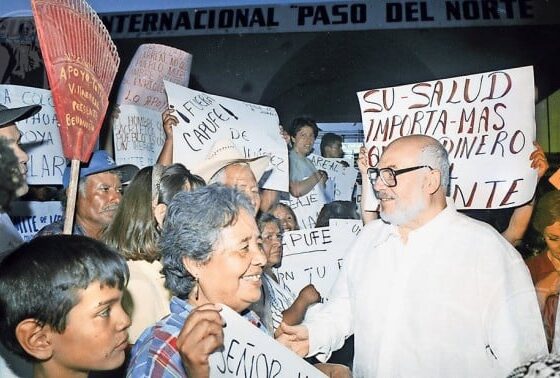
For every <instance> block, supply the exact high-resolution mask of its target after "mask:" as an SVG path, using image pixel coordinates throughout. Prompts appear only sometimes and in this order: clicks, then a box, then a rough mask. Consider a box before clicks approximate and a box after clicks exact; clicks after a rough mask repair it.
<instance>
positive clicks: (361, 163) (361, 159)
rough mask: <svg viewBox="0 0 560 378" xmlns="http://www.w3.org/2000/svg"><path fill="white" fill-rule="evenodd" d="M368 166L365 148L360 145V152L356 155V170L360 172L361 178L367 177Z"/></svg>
mask: <svg viewBox="0 0 560 378" xmlns="http://www.w3.org/2000/svg"><path fill="white" fill-rule="evenodd" d="M368 168H369V164H368V158H367V150H366V147H365V146H361V147H360V154H359V155H358V170H359V171H360V173H361V174H362V180H364V179H365V178H366V177H367V170H368Z"/></svg>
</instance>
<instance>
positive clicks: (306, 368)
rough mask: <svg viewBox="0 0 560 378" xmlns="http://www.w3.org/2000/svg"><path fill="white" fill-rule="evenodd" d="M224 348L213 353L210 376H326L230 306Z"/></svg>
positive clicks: (224, 311)
mask: <svg viewBox="0 0 560 378" xmlns="http://www.w3.org/2000/svg"><path fill="white" fill-rule="evenodd" d="M221 306H222V307H223V309H222V311H221V313H220V314H221V316H222V317H223V318H224V320H225V321H226V324H227V326H226V327H224V348H223V349H222V350H220V351H217V352H215V353H213V354H211V355H210V357H209V362H210V377H244V378H247V377H278V378H282V377H289V378H311V377H326V375H324V374H323V373H321V372H320V371H319V370H317V369H316V368H314V367H313V366H311V365H310V364H308V363H307V362H305V360H304V359H302V358H301V357H299V356H298V355H297V354H295V353H294V352H292V351H291V350H289V349H288V348H286V347H285V346H283V345H282V344H280V343H279V342H277V341H275V340H274V338H272V336H268V335H267V334H265V333H264V332H262V331H261V330H259V329H258V328H257V327H255V326H254V325H253V324H251V323H250V322H248V321H247V319H245V318H243V317H241V316H240V315H239V314H238V313H236V312H235V311H233V310H232V309H230V308H229V307H227V306H226V305H223V304H222V305H221Z"/></svg>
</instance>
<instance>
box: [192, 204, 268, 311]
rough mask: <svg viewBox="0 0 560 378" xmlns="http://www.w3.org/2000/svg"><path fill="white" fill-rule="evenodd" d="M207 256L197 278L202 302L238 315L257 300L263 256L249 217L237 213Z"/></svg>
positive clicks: (257, 234) (258, 236) (245, 213)
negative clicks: (206, 260)
mask: <svg viewBox="0 0 560 378" xmlns="http://www.w3.org/2000/svg"><path fill="white" fill-rule="evenodd" d="M211 256H212V257H210V260H208V262H207V263H206V264H204V265H203V266H202V267H201V268H200V273H199V277H198V279H199V285H200V292H199V296H201V297H202V298H201V300H202V301H204V302H211V303H223V304H226V305H228V306H229V307H231V308H232V309H234V310H235V311H237V312H240V311H243V310H245V309H246V308H247V307H249V305H250V304H251V303H253V302H256V301H258V300H259V298H260V297H261V274H262V271H263V268H264V266H265V264H266V257H265V255H264V253H263V251H262V244H261V239H260V235H259V229H258V227H257V224H256V222H255V218H254V216H253V214H249V213H248V212H247V211H246V210H241V212H240V213H239V216H238V218H237V221H236V222H235V224H233V225H231V226H229V227H226V228H224V229H222V231H221V233H220V236H219V238H218V241H217V242H216V247H215V250H214V251H213V252H212V255H211ZM201 303H202V302H201Z"/></svg>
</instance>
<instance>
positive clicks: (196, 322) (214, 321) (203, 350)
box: [177, 303, 224, 377]
mask: <svg viewBox="0 0 560 378" xmlns="http://www.w3.org/2000/svg"><path fill="white" fill-rule="evenodd" d="M220 311H221V307H220V306H219V305H214V304H211V303H208V304H205V305H202V306H200V307H197V308H196V309H195V310H193V312H191V313H190V314H189V316H188V318H187V320H186V321H185V324H184V325H183V329H182V330H181V332H180V333H179V336H178V337H177V349H178V350H179V354H180V355H181V359H182V360H183V365H184V366H185V369H186V370H187V375H188V376H189V377H208V375H209V373H210V366H209V365H208V357H209V356H210V355H211V354H212V353H214V352H215V351H216V350H217V349H218V348H220V347H222V346H223V344H224V332H223V327H224V321H223V319H222V317H221V316H220Z"/></svg>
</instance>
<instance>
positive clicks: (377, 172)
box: [367, 165, 433, 188]
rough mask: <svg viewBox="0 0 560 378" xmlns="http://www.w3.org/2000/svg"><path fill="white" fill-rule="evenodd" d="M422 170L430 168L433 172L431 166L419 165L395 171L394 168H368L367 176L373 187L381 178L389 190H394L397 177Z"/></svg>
mask: <svg viewBox="0 0 560 378" xmlns="http://www.w3.org/2000/svg"><path fill="white" fill-rule="evenodd" d="M421 168H429V169H430V171H431V170H433V168H432V167H430V166H429V165H417V166H415V167H410V168H403V169H397V170H394V169H393V168H368V170H367V174H368V178H369V181H370V182H371V185H375V182H376V181H377V178H381V181H382V182H383V184H385V185H386V186H387V187H388V188H393V187H395V186H397V176H398V175H402V174H403V173H407V172H412V171H415V170H417V169H421Z"/></svg>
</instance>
